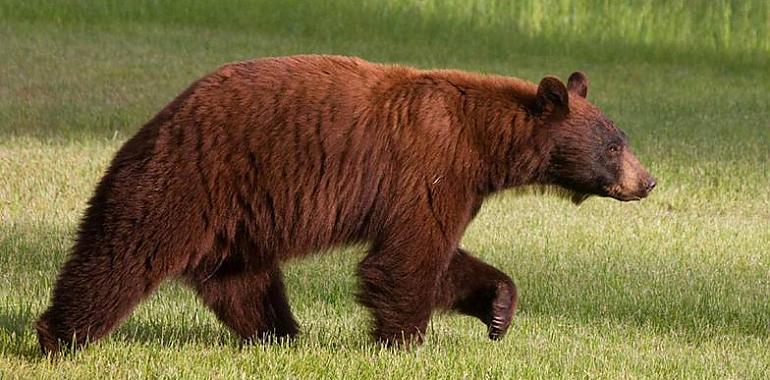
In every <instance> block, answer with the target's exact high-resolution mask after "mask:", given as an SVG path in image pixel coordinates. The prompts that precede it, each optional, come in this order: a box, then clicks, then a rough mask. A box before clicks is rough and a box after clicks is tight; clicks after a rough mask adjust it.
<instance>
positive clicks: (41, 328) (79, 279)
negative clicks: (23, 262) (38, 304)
mask: <svg viewBox="0 0 770 380" xmlns="http://www.w3.org/2000/svg"><path fill="white" fill-rule="evenodd" d="M165 277H166V272H165V271H162V270H160V269H158V268H148V267H147V266H146V265H145V263H144V262H130V260H124V261H122V262H115V261H114V257H113V256H111V255H106V254H98V253H96V252H91V251H88V252H85V253H81V252H77V253H75V254H73V255H72V256H71V257H70V259H69V260H68V261H67V263H66V264H65V265H64V267H63V269H62V271H61V274H60V275H59V278H58V280H57V282H56V286H55V288H54V292H53V300H52V304H51V306H50V307H49V308H48V310H46V312H45V313H43V315H42V316H41V317H40V319H39V320H38V321H37V323H36V326H35V327H36V329H37V332H38V341H39V343H40V347H41V349H42V351H43V353H48V352H51V353H56V352H59V351H60V349H61V348H67V347H73V348H80V347H81V346H83V345H84V344H86V343H87V342H88V341H95V340H97V339H99V338H101V337H103V336H105V335H107V334H108V333H109V332H110V331H112V330H113V329H114V328H115V327H116V326H117V325H118V324H119V323H120V322H121V321H122V320H123V319H124V318H126V316H128V314H129V313H130V312H131V311H132V310H133V309H134V308H135V307H136V305H137V304H138V303H139V301H141V300H142V299H144V298H145V297H146V296H148V295H149V294H150V293H152V291H154V290H155V289H156V288H157V287H158V285H159V284H160V282H161V281H162V280H163V279H164V278H165Z"/></svg>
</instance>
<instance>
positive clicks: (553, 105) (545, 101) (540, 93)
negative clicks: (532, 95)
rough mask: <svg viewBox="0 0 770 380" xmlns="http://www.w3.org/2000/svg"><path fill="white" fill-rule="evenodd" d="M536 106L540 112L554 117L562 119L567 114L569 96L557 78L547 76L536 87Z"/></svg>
mask: <svg viewBox="0 0 770 380" xmlns="http://www.w3.org/2000/svg"><path fill="white" fill-rule="evenodd" d="M537 105H538V108H539V109H540V111H541V112H543V113H546V114H549V115H550V116H554V117H557V118H559V117H564V116H566V115H567V114H568V113H569V94H567V87H566V86H564V83H562V81H560V80H559V78H556V77H553V76H547V77H545V78H543V80H541V81H540V85H539V86H538V87H537Z"/></svg>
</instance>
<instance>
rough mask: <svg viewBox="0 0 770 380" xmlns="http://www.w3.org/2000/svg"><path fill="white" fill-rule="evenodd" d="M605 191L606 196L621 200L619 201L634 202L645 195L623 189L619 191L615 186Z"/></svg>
mask: <svg viewBox="0 0 770 380" xmlns="http://www.w3.org/2000/svg"><path fill="white" fill-rule="evenodd" d="M605 191H606V192H607V195H606V196H608V197H610V198H612V199H615V200H618V201H621V202H635V201H640V200H642V198H644V197H645V196H646V195H640V194H635V193H626V192H623V191H619V190H618V189H617V188H615V187H612V188H609V189H606V190H605Z"/></svg>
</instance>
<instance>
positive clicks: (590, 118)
mask: <svg viewBox="0 0 770 380" xmlns="http://www.w3.org/2000/svg"><path fill="white" fill-rule="evenodd" d="M549 78H550V79H549ZM575 80H576V81H578V82H579V83H576V84H575V83H572V82H573V78H570V86H569V87H570V88H569V89H568V88H567V87H565V85H564V84H562V83H561V82H560V81H559V80H558V79H556V78H553V77H548V78H547V80H544V82H542V83H541V84H540V86H538V85H536V84H533V83H529V82H526V81H522V80H518V79H513V78H506V77H498V76H482V75H477V74H471V73H464V72H459V71H419V70H415V69H412V68H408V67H401V66H388V65H379V64H372V63H368V62H366V61H363V60H360V59H356V58H347V57H333V56H295V57H285V58H269V59H261V60H254V61H247V62H240V63H233V64H228V65H225V66H223V67H221V68H220V69H218V70H217V71H215V72H213V73H211V74H209V75H207V76H205V77H204V78H202V79H200V80H199V81H197V82H195V83H194V84H193V85H191V86H190V87H189V88H188V89H187V90H185V91H184V92H183V93H182V94H181V95H179V96H178V97H177V98H176V99H175V100H174V101H172V102H171V103H170V104H169V105H168V106H166V107H165V108H164V109H163V110H162V111H161V112H160V113H158V114H157V115H156V116H155V117H154V118H153V119H152V120H151V121H150V122H148V123H147V124H146V125H145V126H144V127H143V128H142V129H141V130H140V131H139V133H138V134H137V135H136V136H134V137H133V138H131V139H130V140H129V141H128V142H127V143H126V144H125V145H124V146H123V147H122V148H121V149H120V151H119V152H118V153H117V155H116V157H115V158H114V160H113V161H112V163H111V165H110V167H109V169H108V170H107V173H106V174H105V176H104V177H103V178H102V180H101V181H100V183H99V184H98V186H97V188H96V191H95V194H94V195H93V197H92V198H91V200H90V202H89V206H88V209H87V210H86V213H85V216H84V218H83V220H82V223H81V225H80V230H79V233H78V237H77V242H76V244H75V246H74V248H73V250H72V253H71V255H70V257H69V259H68V261H67V262H66V264H65V265H64V267H63V268H62V270H61V273H60V275H59V279H58V282H57V283H56V287H55V289H54V291H53V299H52V305H51V306H50V308H49V309H48V310H47V311H46V312H45V313H44V314H43V315H42V316H41V318H40V320H39V321H38V324H37V329H38V335H39V340H40V344H41V347H42V349H43V351H44V352H56V351H59V350H60V348H61V347H66V346H68V345H73V344H74V346H78V347H79V346H81V345H82V344H84V343H85V342H86V341H88V340H95V339H99V338H101V337H103V336H104V335H106V334H107V333H109V332H110V331H111V330H112V329H114V328H115V327H116V326H117V325H118V324H119V323H120V321H121V320H123V319H124V318H126V317H127V316H128V315H129V314H130V312H131V311H132V310H133V308H134V307H135V306H136V305H137V303H139V302H140V301H141V300H142V299H143V298H145V297H147V296H148V295H149V294H150V293H152V292H153V290H155V289H156V288H157V287H158V285H159V284H160V283H161V281H163V280H164V279H166V278H171V277H182V278H184V279H185V280H186V281H187V282H188V283H190V284H191V286H192V287H193V288H194V289H196V291H197V293H198V295H199V296H200V297H201V298H202V300H203V302H204V303H205V304H206V305H208V306H209V307H210V308H211V309H212V310H213V311H214V312H215V313H216V315H217V316H218V318H219V319H220V320H221V321H222V322H223V323H224V324H226V325H227V326H229V327H230V328H231V329H232V330H233V331H235V332H236V333H238V334H239V335H240V336H242V337H243V338H244V339H254V338H257V339H261V338H264V337H292V336H294V335H296V334H297V332H298V326H297V323H296V322H295V320H294V318H293V316H292V313H291V311H290V308H289V304H288V301H287V299H286V295H285V292H284V284H283V280H282V275H281V268H280V265H281V263H282V262H283V261H286V260H287V259H290V258H296V257H302V256H305V255H308V254H310V253H312V252H317V251H323V250H327V249H329V248H331V247H335V246H339V245H343V244H347V243H355V242H366V243H368V244H370V247H371V248H370V251H369V254H368V255H367V256H366V257H365V258H364V259H363V261H362V262H361V263H360V265H359V267H358V276H359V278H360V282H361V292H360V295H359V299H360V301H361V303H362V304H363V305H365V306H367V307H368V308H369V309H370V310H371V311H372V313H373V316H374V329H373V330H374V331H373V334H374V336H375V337H376V338H377V339H378V340H379V341H381V342H384V343H386V344H401V343H412V342H419V341H420V340H421V339H422V336H423V334H424V333H425V329H426V326H427V323H428V320H429V318H430V316H431V314H432V312H433V311H434V310H436V309H453V310H456V311H458V312H460V313H464V314H467V315H471V316H475V317H477V318H479V319H481V320H482V321H483V322H484V323H486V324H487V326H488V330H489V331H488V332H489V336H490V337H491V338H494V339H497V338H500V337H502V336H503V335H504V334H505V332H506V330H507V329H508V326H509V324H510V322H511V319H512V316H513V313H514V310H515V307H516V302H517V301H516V300H517V298H516V288H515V286H514V283H513V281H512V280H511V279H510V278H509V277H508V276H507V275H505V274H504V273H502V272H500V271H499V270H497V269H495V268H493V267H491V266H489V265H487V264H485V263H483V262H482V261H480V260H479V259H476V258H474V257H472V256H471V255H470V254H469V253H468V252H466V251H464V250H462V249H460V247H459V241H460V239H461V236H462V234H463V232H464V230H465V228H466V226H467V225H468V223H469V222H470V221H471V219H472V218H473V217H474V216H475V214H476V212H477V211H478V210H479V207H480V206H481V204H482V202H483V200H484V198H485V197H486V196H488V195H490V194H492V193H494V192H497V191H500V190H503V189H507V188H513V187H517V186H523V185H533V184H549V185H556V186H562V187H565V188H568V189H570V191H575V192H576V193H579V194H599V195H611V196H614V195H613V194H609V193H607V194H604V193H602V192H601V191H599V190H595V189H591V188H589V187H590V186H588V187H587V186H583V185H584V184H585V183H592V182H591V181H593V179H591V178H587V177H588V176H589V174H590V173H587V172H586V173H582V172H581V175H583V177H585V178H582V177H581V178H578V179H575V178H571V175H565V174H564V173H571V172H574V171H576V170H573V169H569V168H570V166H569V165H571V164H575V163H574V162H578V161H580V162H578V164H580V165H584V164H585V163H586V162H588V163H589V164H590V163H592V162H594V161H596V160H595V158H594V156H595V155H593V156H591V154H589V153H586V152H594V153H595V151H596V149H598V148H596V147H595V146H593V145H592V144H593V142H592V140H590V141H589V138H590V137H589V136H587V135H586V134H585V132H586V130H588V129H591V130H594V129H597V128H598V129H601V130H602V131H606V133H605V134H613V136H614V134H617V132H616V131H617V129H615V128H614V126H612V125H611V123H610V122H609V121H606V119H604V118H603V116H602V115H601V112H600V111H598V109H596V108H595V107H594V106H592V105H591V104H590V103H588V102H587V101H585V100H584V99H583V98H582V97H583V96H585V91H587V90H583V89H582V87H580V86H583V87H585V89H587V81H585V79H584V77H582V74H581V75H579V76H578V77H577V78H576V79H575ZM573 87H574V88H576V89H577V90H576V91H573V92H574V93H573V96H569V95H568V93H567V91H568V90H569V91H572V90H573ZM576 94H577V95H576ZM578 95H579V96H578ZM597 120H600V121H601V123H600V124H601V126H597V125H599V124H597V123H598V122H597ZM588 124H591V125H588ZM618 136H619V135H618ZM623 141H625V140H623ZM565 144H566V145H565ZM594 145H595V144H594ZM565 146H566V147H567V148H565ZM623 146H624V145H623ZM628 152H629V153H627V154H630V151H628ZM624 154H626V153H624ZM588 156H590V157H588ZM581 160H582V161H581ZM573 161H574V162H573ZM636 163H637V164H638V161H636ZM605 166H606V165H605ZM616 166H618V168H621V167H622V168H624V169H627V170H631V169H633V170H636V172H635V173H631V174H629V173H626V174H624V175H625V177H623V178H624V181H625V182H623V183H624V184H625V185H623V186H626V185H628V186H626V187H628V189H626V190H627V191H630V192H633V191H639V190H638V189H636V188H632V187H634V186H635V185H636V182H639V181H636V182H634V181H633V180H632V179H633V178H637V177H639V178H641V177H643V176H644V175H647V176H649V175H648V174H646V172H644V171H643V169H642V168H641V166H640V165H637V167H634V168H631V169H628V167H629V166H628V165H626V164H624V165H616ZM618 170H620V169H618ZM577 171H580V170H577ZM640 173H641V174H640ZM619 175H620V174H618V178H619ZM632 177H633V178H632ZM629 178H632V179H629ZM581 181H582V182H581ZM581 183H582V185H581ZM617 183H619V182H618V181H614V183H613V184H612V185H616V186H615V187H616V188H617V189H620V187H621V186H620V185H617ZM640 183H641V182H640ZM653 184H654V183H653ZM640 186H641V185H640ZM648 187H649V189H648V192H649V190H650V189H651V187H650V186H648ZM617 189H616V190H617ZM624 189H625V188H624ZM644 195H646V194H643V195H640V196H638V197H643V196H644Z"/></svg>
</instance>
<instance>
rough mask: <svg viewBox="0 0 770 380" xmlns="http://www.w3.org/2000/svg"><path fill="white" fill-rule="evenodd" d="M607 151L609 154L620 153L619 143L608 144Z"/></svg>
mask: <svg viewBox="0 0 770 380" xmlns="http://www.w3.org/2000/svg"><path fill="white" fill-rule="evenodd" d="M607 152H609V154H611V155H613V156H615V155H617V154H618V153H620V145H617V144H612V145H610V146H609V147H608V148H607Z"/></svg>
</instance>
